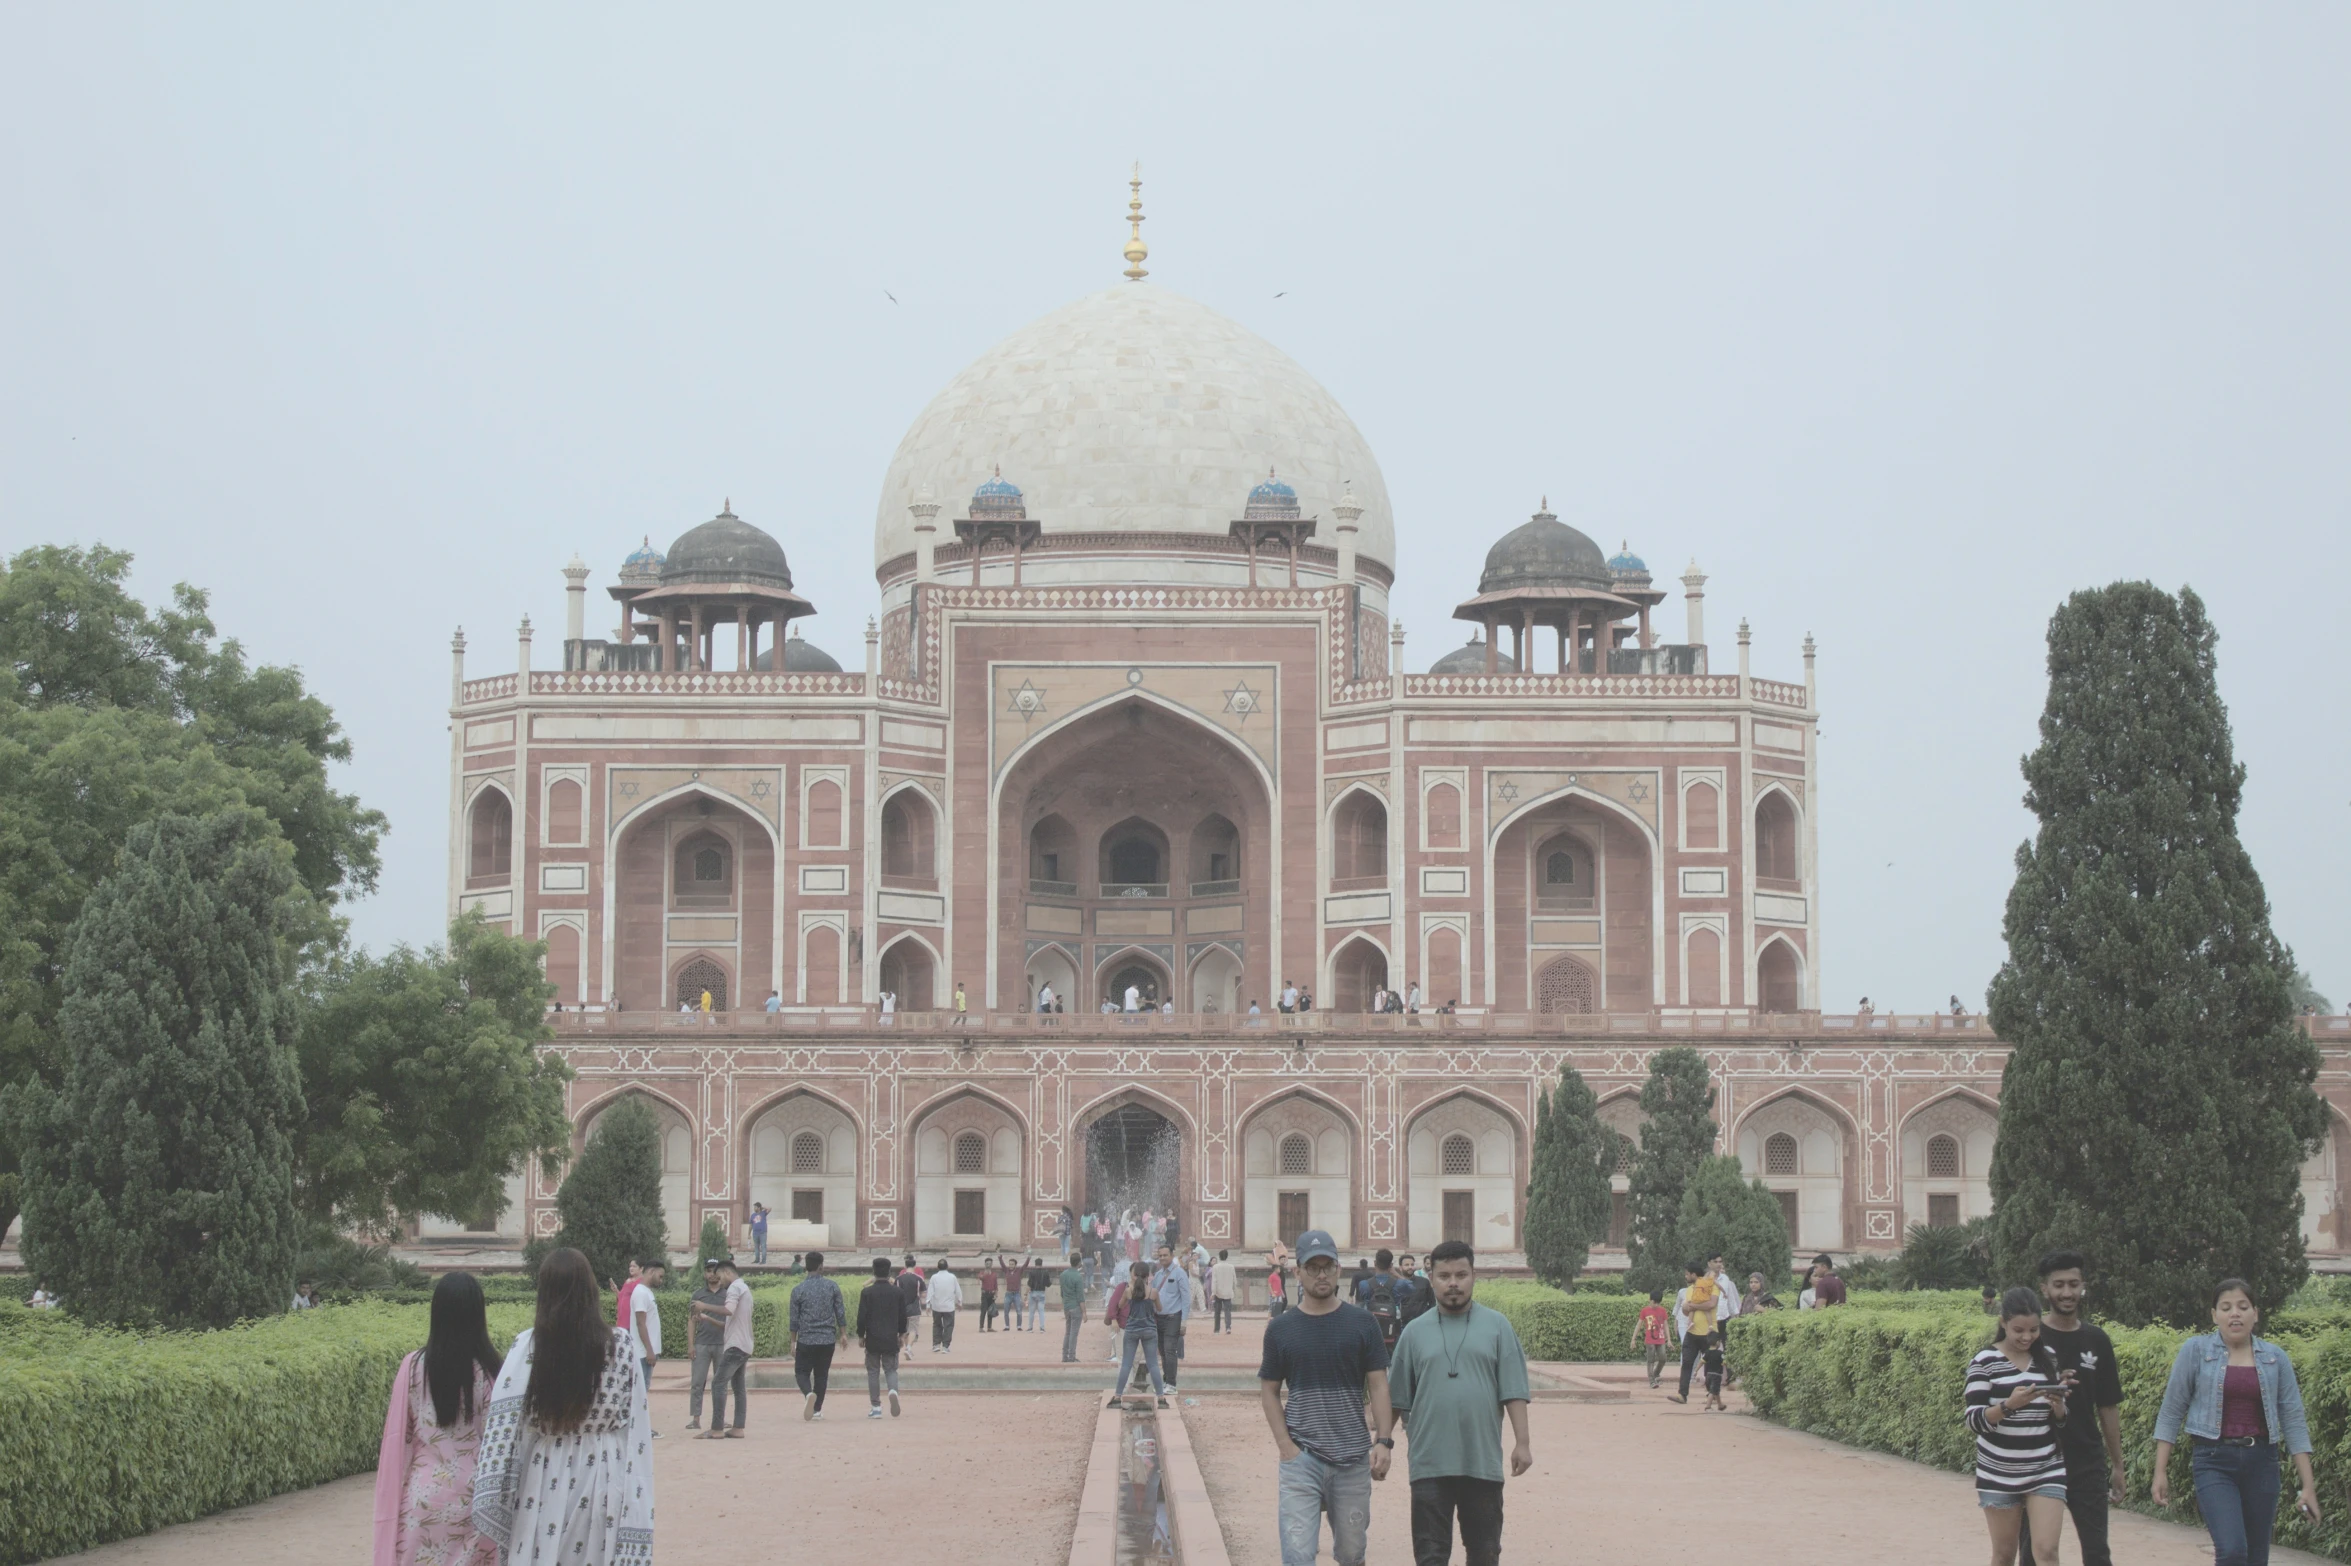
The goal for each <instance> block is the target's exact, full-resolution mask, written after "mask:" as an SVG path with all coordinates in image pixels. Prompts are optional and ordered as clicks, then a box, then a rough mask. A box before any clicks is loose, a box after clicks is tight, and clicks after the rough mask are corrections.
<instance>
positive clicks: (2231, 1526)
mask: <svg viewBox="0 0 2351 1566" xmlns="http://www.w3.org/2000/svg"><path fill="white" fill-rule="evenodd" d="M2188 1462H2189V1466H2190V1467H2191V1468H2193V1469H2194V1471H2195V1474H2196V1510H2198V1511H2200V1512H2202V1513H2203V1514H2204V1531H2205V1532H2206V1533H2209V1534H2211V1535H2212V1560H2213V1566H2269V1535H2270V1530H2271V1529H2272V1528H2273V1527H2275V1526H2276V1524H2277V1520H2278V1478H2279V1476H2278V1449H2277V1448H2276V1447H2274V1446H2272V1445H2270V1444H2269V1443H2268V1442H2267V1441H2264V1442H2262V1443H2261V1445H2259V1446H2216V1445H2214V1444H2212V1443H2210V1442H2205V1441H2199V1442H2197V1443H2196V1450H2195V1452H2194V1453H2193V1455H2191V1456H2190V1457H2189V1459H2188Z"/></svg>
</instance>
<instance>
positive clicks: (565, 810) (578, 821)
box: [547, 778, 587, 847]
mask: <svg viewBox="0 0 2351 1566" xmlns="http://www.w3.org/2000/svg"><path fill="white" fill-rule="evenodd" d="M584 799H585V791H584V790H583V789H582V788H581V787H580V784H579V780H578V779H577V778H557V779H556V780H555V781H554V782H552V783H550V784H548V785H547V841H548V842H549V843H551V844H555V845H557V846H560V847H573V846H576V845H578V844H579V843H581V842H583V841H585V839H584V837H583V835H582V834H583V832H584V826H583V823H584V822H585V821H586V819H587V812H586V809H585V806H584Z"/></svg>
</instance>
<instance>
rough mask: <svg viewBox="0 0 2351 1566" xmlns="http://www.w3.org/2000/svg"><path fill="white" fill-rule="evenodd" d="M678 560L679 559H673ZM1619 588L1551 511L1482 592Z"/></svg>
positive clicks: (1516, 540)
mask: <svg viewBox="0 0 2351 1566" xmlns="http://www.w3.org/2000/svg"><path fill="white" fill-rule="evenodd" d="M673 558H674V555H673ZM1615 586H1616V578H1615V575H1614V574H1613V573H1612V572H1610V570H1609V569H1608V557H1607V556H1606V555H1604V554H1602V553H1601V552H1600V546H1599V545H1598V544H1595V543H1593V542H1592V541H1591V540H1590V539H1589V538H1586V537H1585V536H1584V535H1583V534H1581V533H1579V532H1577V531H1576V530H1575V529H1574V528H1572V527H1569V526H1568V525H1567V524H1566V523H1564V522H1562V521H1560V520H1559V518H1557V517H1555V516H1553V515H1552V514H1551V513H1550V512H1548V511H1538V512H1536V513H1535V515H1534V517H1533V518H1532V520H1530V521H1528V522H1526V523H1524V524H1522V525H1520V526H1518V527H1515V528H1513V529H1511V530H1510V531H1509V532H1507V533H1505V534H1503V535H1502V540H1501V542H1499V543H1497V544H1496V545H1495V546H1494V547H1493V548H1491V549H1489V550H1487V551H1486V569H1485V573H1484V574H1483V575H1481V576H1480V577H1479V578H1478V591H1479V592H1480V593H1481V594H1483V593H1495V592H1504V591H1507V590H1508V589H1511V588H1514V587H1582V588H1589V589H1591V590H1592V591H1594V592H1601V593H1605V592H1609V591H1611V590H1612V589H1613V588H1614V587H1615Z"/></svg>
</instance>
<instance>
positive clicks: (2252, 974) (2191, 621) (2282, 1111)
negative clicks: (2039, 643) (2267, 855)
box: [1990, 582, 2325, 1325]
mask: <svg viewBox="0 0 2351 1566" xmlns="http://www.w3.org/2000/svg"><path fill="white" fill-rule="evenodd" d="M2214 641H2215V636H2214V632H2213V628H2212V625H2211V622H2210V621H2209V620H2207V619H2206V617H2205V613H2204V605H2203V603H2202V601H2201V600H2199V599H2198V598H2197V597H2196V595H2195V594H2194V593H2193V592H2191V591H2188V590H2186V589H2182V590H2181V592H2180V594H2179V596H2178V597H2176V598H2175V597H2173V596H2171V595H2170V594H2168V593H2165V592H2162V591H2160V590H2159V589H2157V588H2155V587H2153V586H2151V585H2149V584H2147V583H2144V582H2118V583H2116V584H2114V585H2113V586H2110V587H2104V588H2099V589H2095V590H2092V591H2087V592H2080V593H2076V594H2074V595H2073V597H2072V598H2070V599H2068V600H2067V601H2066V603H2065V604H2064V606H2063V607H2061V608H2060V609H2059V610H2058V611H2057V613H2056V615H2055V616H2053V617H2052V618H2051V620H2050V622H2049V700H2048V705H2047V707H2046V708H2045V709H2044V710H2043V712H2042V715H2041V743H2040V746H2039V747H2038V748H2037V749H2036V750H2034V751H2033V753H2032V754H2031V755H2029V756H2027V757H2026V758H2025V760H2024V776H2025V784H2026V789H2025V803H2026V805H2027V807H2028V808H2030V809H2031V811H2032V812H2033V814H2034V815H2035V816H2036V817H2038V818H2039V821H2040V827H2039V830H2038V832H2037V833H2036V835H2035V837H2034V839H2033V840H2032V841H2031V842H2028V843H2026V844H2025V845H2024V846H2022V847H2021V848H2019V849H2018V850H2017V855H2016V884H2015V886H2014V888H2013V889H2012V890H2011V891H2010V892H2009V895H2008V912H2007V920H2006V930H2005V933H2006V936H2007V940H2008V961H2007V962H2006V963H2005V964H2004V965H2003V966H2002V967H2001V969H2000V972H1999V975H1998V976H1997V977H1996V978H1994V979H1993V981H1992V986H1991V994H1990V1002H1991V1004H1990V1012H1991V1021H1992V1026H1993V1027H1994V1028H1995V1029H1996V1030H1997V1031H1998V1033H1999V1035H2000V1037H2001V1038H2002V1039H2004V1040H2006V1041H2007V1042H2008V1043H2009V1044H2010V1045H2012V1046H2014V1053H2013V1054H2012V1055H2011V1056H2010V1057H2009V1060H2008V1066H2007V1070H2006V1072H2005V1074H2004V1076H2003V1078H2002V1081H2001V1090H2000V1141H1999V1145H1998V1148H1997V1150H1996V1151H1995V1152H1994V1154H1993V1158H1992V1197H1993V1201H1994V1204H1995V1205H1994V1217H1993V1229H1994V1242H1993V1248H1994V1255H1995V1258H1996V1260H1997V1263H1998V1269H1999V1274H2000V1275H2001V1276H2003V1277H2010V1278H2022V1277H2029V1276H2031V1275H2032V1271H2033V1263H2034V1260H2035V1258H2036V1257H2037V1256H2038V1255H2039V1254H2040V1253H2041V1252H2042V1251H2043V1250H2045V1249H2047V1248H2050V1247H2052V1246H2057V1245H2064V1246H2069V1247H2074V1248H2078V1249H2080V1250H2081V1251H2082V1252H2083V1253H2084V1254H2085V1255H2087V1256H2088V1257H2089V1258H2090V1259H2091V1265H2092V1267H2093V1269H2094V1270H2095V1271H2096V1272H2097V1274H2098V1275H2099V1277H2098V1300H2099V1304H2100V1306H2101V1308H2102V1309H2103V1310H2104V1311H2106V1312H2107V1313H2109V1314H2111V1315H2112V1316H2114V1317H2115V1318H2116V1319H2118V1320H2121V1321H2124V1322H2131V1323H2140V1322H2149V1321H2158V1320H2161V1321H2171V1322H2175V1323H2179V1324H2181V1325H2189V1324H2195V1323H2199V1322H2201V1321H2203V1320H2204V1319H2206V1315H2207V1311H2208V1309H2209V1307H2210V1305H2211V1298H2210V1290H2211V1286H2212V1284H2213V1283H2214V1282H2215V1281H2216V1280H2218V1279H2220V1278H2222V1277H2224V1276H2229V1275H2235V1276H2238V1277H2242V1278H2245V1279H2246V1280H2248V1281H2249V1282H2250V1283H2251V1284H2252V1285H2253V1294H2254V1298H2255V1299H2256V1300H2257V1301H2258V1302H2259V1303H2260V1304H2261V1305H2263V1306H2264V1307H2269V1306H2275V1305H2277V1304H2279V1303H2280V1302H2282V1301H2283V1300H2284V1298H2285V1296H2286V1295H2287V1294H2288V1293H2290V1292H2292V1290H2293V1289H2294V1287H2295V1285H2296V1284H2298V1283H2299V1282H2300V1281H2301V1279H2302V1277H2303V1276H2304V1273H2305V1272H2306V1270H2307V1269H2306V1266H2305V1263H2304V1259H2303V1253H2302V1238H2301V1223H2300V1219H2301V1210H2302V1200H2301V1191H2300V1166H2301V1163H2302V1160H2303V1159H2304V1158H2305V1157H2307V1156H2308V1155H2309V1154H2310V1153H2311V1152H2312V1151H2313V1150H2314V1149H2315V1147H2316V1146H2317V1144H2318V1139H2319V1137H2320V1135H2321V1134H2322V1132H2323V1130H2324V1127H2325V1110H2324V1107H2323V1105H2322V1104H2321V1102H2320V1100H2319V1098H2318V1096H2317V1093H2316V1092H2315V1090H2314V1088H2313V1086H2312V1084H2313V1082H2314V1080H2315V1078H2316V1075H2317V1070H2318V1051H2317V1049H2316V1047H2315V1046H2314V1045H2313V1044H2312V1042H2311V1040H2310V1039H2309V1037H2308V1036H2307V1035H2306V1034H2304V1033H2303V1032H2302V1031H2301V1030H2300V1029H2299V1028H2298V1027H2296V1026H2295V1024H2294V1021H2293V1009H2294V1007H2293V991H2292V986H2291V980H2292V975H2293V971H2294V970H2293V962H2292V958H2291V956H2290V955H2289V954H2288V953H2287V951H2286V950H2285V948H2284V947H2283V946H2281V945H2280V944H2279V942H2278V940H2277V937H2276V936H2275V935H2274V934H2273V933H2272V932H2271V930H2270V924H2269V902H2268V898H2267V895H2266V894H2265V893H2264V892H2263V890H2262V885H2261V878H2260V877H2259V876H2258V875H2257V874H2256V873H2255V872H2254V869H2253V864H2252V861H2251V860H2250V859H2249V858H2248V857H2247V855H2246V853H2245V849H2244V845H2243V844H2241V843H2240V842H2239V841H2238V840H2237V804H2238V800H2239V797H2240V794H2241V792H2242V789H2243V784H2244V778H2245V773H2244V769H2243V768H2242V767H2241V766H2239V765H2238V764H2237V761H2236V759H2235V754H2234V748H2233V745H2232V742H2231V739H2230V734H2229V722H2228V714H2227V710H2226V709H2225V708H2224V707H2223V706H2222V704H2221V700H2220V694H2219V691H2218V688H2217V686H2216V684H2215V681H2214V656H2213V646H2214Z"/></svg>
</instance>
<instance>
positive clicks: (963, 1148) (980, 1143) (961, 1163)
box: [932, 1131, 988, 1174]
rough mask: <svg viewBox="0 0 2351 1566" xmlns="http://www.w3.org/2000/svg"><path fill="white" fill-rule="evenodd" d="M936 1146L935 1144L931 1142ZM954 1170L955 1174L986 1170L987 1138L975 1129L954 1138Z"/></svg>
mask: <svg viewBox="0 0 2351 1566" xmlns="http://www.w3.org/2000/svg"><path fill="white" fill-rule="evenodd" d="M932 1145H933V1146H936V1145H937V1144H936V1143H934V1144H932ZM955 1172H956V1173H957V1174H986V1173H987V1172H988V1139H987V1138H986V1137H984V1136H982V1135H980V1134H979V1133H978V1132H977V1131H966V1132H964V1133H963V1135H961V1136H959V1137H957V1138H956V1139H955Z"/></svg>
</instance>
